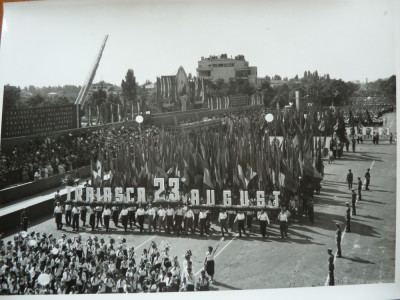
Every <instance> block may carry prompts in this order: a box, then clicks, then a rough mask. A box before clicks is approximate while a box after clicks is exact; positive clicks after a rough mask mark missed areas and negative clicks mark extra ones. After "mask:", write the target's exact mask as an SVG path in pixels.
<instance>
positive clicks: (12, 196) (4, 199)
mask: <svg viewBox="0 0 400 300" xmlns="http://www.w3.org/2000/svg"><path fill="white" fill-rule="evenodd" d="M78 170H79V174H80V176H81V178H88V177H90V166H86V167H82V168H79V169H78ZM70 173H75V171H71V172H67V173H64V174H59V175H54V176H51V177H48V178H45V179H40V180H39V181H33V182H29V183H26V184H22V185H18V186H14V187H8V188H5V189H3V190H0V205H4V204H7V203H10V202H12V201H14V200H17V199H21V198H24V197H28V196H32V195H35V194H38V193H41V192H43V191H47V190H49V189H52V188H55V187H57V186H59V187H60V188H61V179H63V178H64V177H65V176H66V175H68V174H70Z"/></svg>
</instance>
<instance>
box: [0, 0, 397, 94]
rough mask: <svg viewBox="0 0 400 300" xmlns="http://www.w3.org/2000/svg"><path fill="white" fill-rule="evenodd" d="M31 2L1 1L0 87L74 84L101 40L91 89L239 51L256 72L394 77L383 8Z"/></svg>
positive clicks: (379, 4) (192, 68) (390, 24)
mask: <svg viewBox="0 0 400 300" xmlns="http://www.w3.org/2000/svg"><path fill="white" fill-rule="evenodd" d="M160 2H161V1H144V0H143V1H129V3H128V1H107V3H106V2H105V1H96V2H94V1H79V2H78V1H68V2H63V1H37V2H30V3H7V4H5V11H4V13H5V14H4V17H5V22H6V25H5V26H3V33H2V41H1V48H0V51H1V52H0V53H1V57H0V59H1V61H0V64H1V68H0V69H1V71H0V72H1V75H2V78H3V83H4V84H7V83H8V84H11V85H17V86H21V87H24V86H27V85H35V86H48V85H65V84H74V85H82V84H83V82H84V81H85V78H86V76H87V74H88V72H89V69H90V67H91V65H92V63H93V61H94V58H95V56H96V54H97V52H98V49H99V47H100V44H101V41H102V39H103V38H104V35H105V34H109V35H110V36H109V40H108V42H107V45H106V47H105V50H104V53H103V58H102V60H101V62H100V66H99V68H98V70H97V73H96V77H95V80H94V81H95V82H98V81H100V80H104V81H106V82H111V83H114V84H118V85H119V84H120V83H121V80H122V79H123V78H124V76H125V74H126V71H127V70H128V68H132V69H133V70H134V72H135V76H136V78H137V80H138V82H139V83H144V82H145V80H147V79H148V80H151V81H155V79H156V76H160V75H172V74H174V73H175V72H176V71H177V70H178V68H179V66H183V67H184V69H185V70H186V72H187V73H192V74H193V75H195V73H196V67H197V62H198V60H200V58H201V56H209V55H219V54H221V53H226V54H228V56H229V57H230V56H231V55H233V56H235V55H237V54H243V55H244V56H245V58H246V59H247V60H248V61H249V63H250V65H252V66H257V67H258V75H259V76H260V77H265V76H266V75H269V76H273V75H274V74H279V75H281V76H282V77H286V76H287V77H289V78H290V77H294V76H295V75H296V74H298V75H299V76H302V75H303V72H304V71H305V70H311V71H314V70H318V73H319V74H321V75H322V74H325V73H329V74H330V75H331V77H334V78H342V79H344V80H346V81H347V80H361V81H364V80H365V78H368V79H369V80H375V79H377V78H386V77H389V76H391V75H392V74H394V73H395V49H396V46H395V26H394V23H395V17H396V14H397V17H399V13H398V11H397V12H396V11H395V8H394V3H393V1H381V0H379V1H369V0H368V1H365V0H362V1H335V2H333V1H257V0H246V1H230V2H228V1H219V2H217V1H208V0H206V1H204V0H203V1H197V0H194V1H180V0H175V1H163V2H162V3H163V4H159V3H160Z"/></svg>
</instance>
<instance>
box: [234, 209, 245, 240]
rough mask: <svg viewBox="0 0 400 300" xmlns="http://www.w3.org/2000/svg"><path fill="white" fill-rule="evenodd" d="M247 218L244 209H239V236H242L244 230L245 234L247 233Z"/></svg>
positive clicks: (237, 216)
mask: <svg viewBox="0 0 400 300" xmlns="http://www.w3.org/2000/svg"><path fill="white" fill-rule="evenodd" d="M245 218H246V216H245V214H244V212H243V211H238V213H237V215H236V218H235V222H236V221H237V222H238V230H239V236H240V237H242V231H243V233H244V234H246V230H245V228H244V219H245Z"/></svg>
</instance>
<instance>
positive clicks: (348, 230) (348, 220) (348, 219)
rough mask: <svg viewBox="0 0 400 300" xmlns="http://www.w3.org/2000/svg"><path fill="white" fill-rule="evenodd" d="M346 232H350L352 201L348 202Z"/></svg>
mask: <svg viewBox="0 0 400 300" xmlns="http://www.w3.org/2000/svg"><path fill="white" fill-rule="evenodd" d="M346 232H350V203H349V202H346Z"/></svg>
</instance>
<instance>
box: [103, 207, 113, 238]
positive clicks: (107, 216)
mask: <svg viewBox="0 0 400 300" xmlns="http://www.w3.org/2000/svg"><path fill="white" fill-rule="evenodd" d="M110 218H111V209H110V208H109V207H108V205H106V206H105V207H104V211H103V220H104V225H105V227H106V232H108V229H109V228H110Z"/></svg>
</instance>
